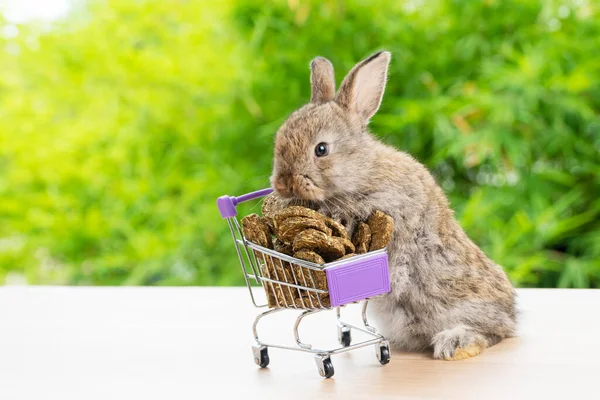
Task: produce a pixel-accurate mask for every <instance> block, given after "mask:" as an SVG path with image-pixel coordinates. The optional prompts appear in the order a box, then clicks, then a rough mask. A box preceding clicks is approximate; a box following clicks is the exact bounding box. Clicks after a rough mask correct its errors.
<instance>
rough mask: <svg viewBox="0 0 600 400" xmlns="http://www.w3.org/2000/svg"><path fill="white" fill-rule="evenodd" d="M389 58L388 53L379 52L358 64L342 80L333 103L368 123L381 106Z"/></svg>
mask: <svg viewBox="0 0 600 400" xmlns="http://www.w3.org/2000/svg"><path fill="white" fill-rule="evenodd" d="M390 58H391V54H390V52H388V51H380V52H379V53H375V54H373V55H372V56H371V57H369V58H367V59H366V60H364V61H362V62H360V63H358V64H357V65H356V66H355V67H354V68H352V70H351V71H350V72H349V73H348V75H347V76H346V77H345V78H344V81H343V82H342V85H341V86H340V90H339V91H338V94H337V96H336V98H335V101H336V102H337V103H338V104H339V105H340V106H342V107H344V108H346V109H347V110H349V111H352V112H355V113H357V114H359V115H360V116H361V117H362V118H363V119H364V121H365V122H368V121H369V119H370V118H371V117H372V116H373V115H374V114H375V113H376V112H377V110H378V109H379V105H380V104H381V99H382V98H383V91H384V90H385V81H386V79H387V70H388V65H389V63H390Z"/></svg>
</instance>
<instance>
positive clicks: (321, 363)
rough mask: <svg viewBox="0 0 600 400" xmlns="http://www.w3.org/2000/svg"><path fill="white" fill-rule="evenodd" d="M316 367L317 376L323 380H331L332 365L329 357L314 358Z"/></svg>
mask: <svg viewBox="0 0 600 400" xmlns="http://www.w3.org/2000/svg"><path fill="white" fill-rule="evenodd" d="M315 361H316V362H317V367H318V368H319V375H321V376H322V377H323V378H331V377H332V376H333V373H334V370H333V364H332V363H331V358H329V356H325V357H324V356H315Z"/></svg>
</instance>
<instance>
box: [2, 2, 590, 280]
mask: <svg viewBox="0 0 600 400" xmlns="http://www.w3.org/2000/svg"><path fill="white" fill-rule="evenodd" d="M35 3H36V2H35V1H33V2H32V1H30V0H23V1H21V2H19V1H12V2H8V1H4V2H0V10H2V11H0V283H5V284H23V283H30V284H66V285H237V284H242V282H243V280H242V275H241V273H240V271H239V266H238V264H237V259H236V256H235V252H234V248H233V245H232V242H231V238H230V236H229V231H228V229H227V226H226V224H225V223H224V221H222V220H221V218H220V216H219V215H218V212H217V209H216V207H215V200H216V198H217V197H218V196H220V195H223V194H230V195H240V194H243V193H246V192H249V191H253V190H257V189H260V188H264V187H266V186H267V185H268V177H269V174H270V168H271V160H272V148H273V135H274V133H275V131H276V129H277V127H278V126H279V125H280V124H281V122H282V121H283V120H284V119H285V117H286V116H287V115H288V114H289V113H290V112H292V111H293V110H294V109H296V108H298V107H299V106H301V105H302V104H304V103H305V102H306V101H307V100H308V98H309V92H310V88H309V83H308V82H309V69H308V63H309V61H310V60H311V59H312V58H313V57H314V56H316V55H322V56H326V57H328V58H329V59H330V60H331V61H332V62H333V63H334V65H335V67H336V73H337V80H338V82H339V81H341V79H342V78H343V75H344V74H345V73H346V72H347V71H348V70H349V69H350V68H351V67H352V66H353V65H354V63H356V62H357V61H360V60H361V59H363V58H364V57H366V56H368V55H369V54H371V53H372V52H374V51H377V50H380V49H388V50H390V51H391V52H392V53H393V61H392V64H391V68H390V76H389V84H388V87H387V92H386V95H385V98H384V101H383V104H382V107H381V110H380V112H379V113H378V114H377V115H376V116H375V118H374V119H373V121H372V124H371V128H372V131H373V132H375V133H376V134H377V136H379V137H380V138H381V140H383V141H385V142H386V143H389V144H392V145H394V146H396V147H398V148H399V149H402V150H405V151H407V152H409V153H411V154H413V155H414V156H415V157H416V158H418V159H419V160H420V161H421V162H423V163H424V164H426V165H427V166H428V167H429V168H430V169H431V170H432V172H433V174H434V175H435V177H436V179H437V180H438V182H439V183H440V184H441V185H442V187H443V188H444V189H445V191H446V192H447V193H448V196H449V197H450V200H451V202H452V205H453V207H454V209H455V210H456V215H457V218H458V219H459V220H460V222H461V223H462V225H463V227H464V228H465V230H466V231H467V232H468V234H469V235H470V236H471V237H472V238H473V239H474V240H475V241H476V242H477V243H478V244H479V245H481V246H482V248H483V249H484V250H485V251H486V252H487V253H488V254H489V255H490V256H491V257H492V258H493V259H495V260H496V261H497V262H498V263H500V264H502V265H503V266H504V268H505V269H506V271H507V273H508V274H509V276H510V278H511V280H512V281H513V282H514V284H515V285H517V286H521V287H531V286H536V287H599V286H600V156H599V154H600V3H598V2H597V1H594V0H561V1H550V0H485V1H459V0H409V1H402V0H399V1H327V0H318V1H300V0H286V1H264V0H239V1H232V0H229V1H218V2H217V1H199V0H198V1H192V0H190V1H183V0H180V1H175V0H171V1H163V0H137V1H130V0H95V1H85V0H74V1H70V2H69V1H68V0H62V1H60V0H58V1H57V0H52V1H50V0H48V1H41V2H37V3H38V4H37V5H36V4H35ZM15 7H16V8H15ZM27 7H29V9H28V8H27ZM258 209H259V204H258V202H253V203H252V204H248V205H246V206H245V207H243V208H242V213H247V212H251V211H256V210H258Z"/></svg>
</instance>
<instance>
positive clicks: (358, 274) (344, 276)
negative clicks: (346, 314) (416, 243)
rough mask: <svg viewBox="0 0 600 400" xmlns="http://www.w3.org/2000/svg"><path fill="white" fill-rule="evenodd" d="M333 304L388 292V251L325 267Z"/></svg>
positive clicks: (342, 303) (337, 304) (335, 305)
mask: <svg viewBox="0 0 600 400" xmlns="http://www.w3.org/2000/svg"><path fill="white" fill-rule="evenodd" d="M325 273H326V274H327V285H328V288H329V297H330V299H331V306H332V307H337V306H341V305H344V304H348V303H351V302H353V301H359V300H363V299H366V298H367V297H373V296H376V295H379V294H383V293H388V292H389V291H390V290H391V288H390V274H389V270H388V255H387V253H379V254H375V255H373V256H370V257H369V256H367V257H365V258H361V259H359V260H355V261H353V260H351V259H350V260H348V262H346V263H343V264H340V265H336V266H333V267H330V268H326V269H325Z"/></svg>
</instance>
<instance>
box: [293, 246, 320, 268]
mask: <svg viewBox="0 0 600 400" xmlns="http://www.w3.org/2000/svg"><path fill="white" fill-rule="evenodd" d="M294 257H296V258H299V259H301V260H305V261H310V262H312V263H315V264H325V260H323V257H321V256H320V255H319V254H317V253H315V252H314V251H311V250H307V249H303V250H299V251H297V252H296V253H294Z"/></svg>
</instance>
